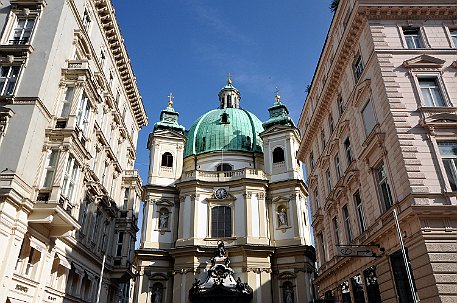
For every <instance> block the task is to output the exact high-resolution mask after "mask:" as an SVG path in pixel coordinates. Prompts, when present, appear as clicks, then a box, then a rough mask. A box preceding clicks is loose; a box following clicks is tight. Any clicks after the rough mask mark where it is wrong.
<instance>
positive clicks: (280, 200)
mask: <svg viewBox="0 0 457 303" xmlns="http://www.w3.org/2000/svg"><path fill="white" fill-rule="evenodd" d="M289 200H290V199H289V198H287V197H283V196H279V197H276V198H273V199H272V200H271V203H273V204H279V203H289Z"/></svg>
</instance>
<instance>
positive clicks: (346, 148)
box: [344, 137, 353, 166]
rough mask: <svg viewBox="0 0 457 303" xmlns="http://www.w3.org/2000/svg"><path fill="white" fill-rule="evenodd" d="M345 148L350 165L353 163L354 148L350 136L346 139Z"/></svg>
mask: <svg viewBox="0 0 457 303" xmlns="http://www.w3.org/2000/svg"><path fill="white" fill-rule="evenodd" d="M344 150H345V151H346V160H347V161H348V166H349V165H350V164H351V163H352V160H353V159H352V149H351V141H350V140H349V137H347V138H346V140H344Z"/></svg>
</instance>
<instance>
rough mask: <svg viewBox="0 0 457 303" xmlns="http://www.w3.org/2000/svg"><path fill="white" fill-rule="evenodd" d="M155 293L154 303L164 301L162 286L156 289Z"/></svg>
mask: <svg viewBox="0 0 457 303" xmlns="http://www.w3.org/2000/svg"><path fill="white" fill-rule="evenodd" d="M153 295H154V303H162V289H161V288H160V287H156V288H155V289H154V292H153Z"/></svg>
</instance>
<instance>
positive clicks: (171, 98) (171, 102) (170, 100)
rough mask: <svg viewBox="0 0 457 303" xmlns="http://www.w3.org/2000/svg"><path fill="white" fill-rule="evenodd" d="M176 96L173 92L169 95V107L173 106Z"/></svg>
mask: <svg viewBox="0 0 457 303" xmlns="http://www.w3.org/2000/svg"><path fill="white" fill-rule="evenodd" d="M174 98H175V96H173V93H172V92H170V94H169V95H168V107H173V99H174Z"/></svg>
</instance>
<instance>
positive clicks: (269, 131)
mask: <svg viewBox="0 0 457 303" xmlns="http://www.w3.org/2000/svg"><path fill="white" fill-rule="evenodd" d="M284 131H293V132H294V133H295V134H296V135H297V136H299V133H298V129H297V128H296V127H290V126H286V125H281V124H276V125H273V126H272V127H269V128H268V129H267V130H265V131H263V132H261V133H260V136H261V137H263V136H268V135H274V134H277V133H278V132H284ZM299 137H300V136H299Z"/></svg>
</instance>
